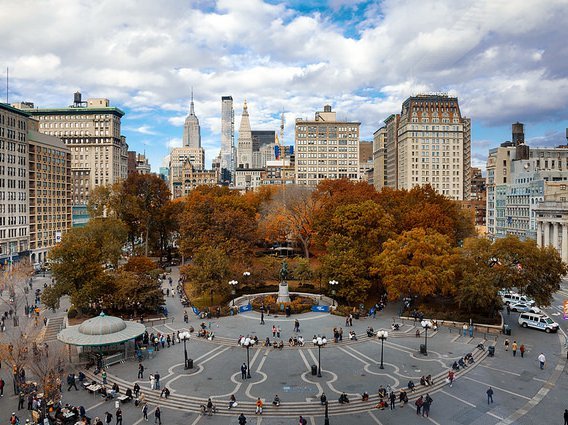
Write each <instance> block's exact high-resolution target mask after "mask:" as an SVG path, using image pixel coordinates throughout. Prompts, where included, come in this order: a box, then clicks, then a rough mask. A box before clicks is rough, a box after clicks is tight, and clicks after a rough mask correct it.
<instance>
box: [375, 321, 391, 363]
mask: <svg viewBox="0 0 568 425" xmlns="http://www.w3.org/2000/svg"><path fill="white" fill-rule="evenodd" d="M388 337H389V333H388V332H387V331H385V330H383V329H381V330H379V331H378V332H377V338H378V339H379V340H380V341H381V365H380V366H379V368H380V369H384V368H385V367H384V365H383V354H384V343H385V340H386V339H387V338H388Z"/></svg>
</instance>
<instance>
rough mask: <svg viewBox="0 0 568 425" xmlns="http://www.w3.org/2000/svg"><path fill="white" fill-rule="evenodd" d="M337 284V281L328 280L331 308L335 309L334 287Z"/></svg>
mask: <svg viewBox="0 0 568 425" xmlns="http://www.w3.org/2000/svg"><path fill="white" fill-rule="evenodd" d="M337 284H339V282H338V281H337V280H330V281H329V286H331V296H332V300H333V306H334V307H335V285H337Z"/></svg>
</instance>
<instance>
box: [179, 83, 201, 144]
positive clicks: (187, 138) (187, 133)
mask: <svg viewBox="0 0 568 425" xmlns="http://www.w3.org/2000/svg"><path fill="white" fill-rule="evenodd" d="M183 146H185V147H188V148H201V128H200V127H199V119H198V118H197V116H196V115H195V106H194V104H193V90H192V91H191V103H190V106H189V115H188V116H187V118H186V119H185V123H184V125H183Z"/></svg>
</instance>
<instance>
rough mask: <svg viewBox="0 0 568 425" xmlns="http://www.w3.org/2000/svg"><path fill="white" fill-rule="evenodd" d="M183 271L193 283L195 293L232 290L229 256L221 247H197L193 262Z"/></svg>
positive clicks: (197, 294) (218, 292)
mask: <svg viewBox="0 0 568 425" xmlns="http://www.w3.org/2000/svg"><path fill="white" fill-rule="evenodd" d="M182 273H183V274H184V275H185V276H186V278H187V279H188V281H189V282H190V283H191V291H192V293H193V295H196V296H200V295H203V294H208V293H217V294H228V293H229V291H230V288H229V285H228V282H229V278H230V277H231V276H232V275H233V273H232V271H231V268H230V261H229V257H227V255H226V254H225V252H224V250H223V249H221V248H218V247H213V246H210V245H204V246H202V247H201V248H199V249H197V251H195V255H194V256H193V260H192V262H191V264H189V265H187V266H184V267H183V270H182Z"/></svg>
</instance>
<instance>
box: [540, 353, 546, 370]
mask: <svg viewBox="0 0 568 425" xmlns="http://www.w3.org/2000/svg"><path fill="white" fill-rule="evenodd" d="M538 361H539V363H540V369H541V370H542V369H544V364H545V363H546V357H545V356H544V353H540V355H539V356H538Z"/></svg>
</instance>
